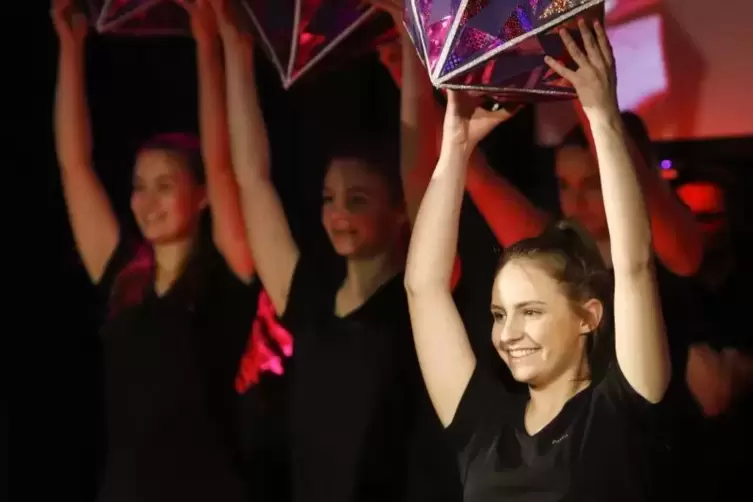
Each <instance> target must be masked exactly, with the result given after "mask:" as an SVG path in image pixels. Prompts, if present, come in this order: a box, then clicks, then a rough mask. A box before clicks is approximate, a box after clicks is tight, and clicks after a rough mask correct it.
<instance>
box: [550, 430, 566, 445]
mask: <svg viewBox="0 0 753 502" xmlns="http://www.w3.org/2000/svg"><path fill="white" fill-rule="evenodd" d="M567 436H568V433H567V432H566V433H564V434H563V435H562V436H561V437H558V438H557V439H553V440H552V444H559V443H561V442H562V441H564V440H565V439H566V438H567Z"/></svg>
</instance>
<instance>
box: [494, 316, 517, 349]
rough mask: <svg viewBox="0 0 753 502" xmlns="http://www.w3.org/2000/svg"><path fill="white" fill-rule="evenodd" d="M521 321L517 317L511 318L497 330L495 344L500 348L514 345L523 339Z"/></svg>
mask: <svg viewBox="0 0 753 502" xmlns="http://www.w3.org/2000/svg"><path fill="white" fill-rule="evenodd" d="M520 323H521V321H520V319H519V318H518V317H517V316H512V317H511V318H509V319H507V321H506V322H505V323H504V325H502V326H501V327H500V328H499V332H498V333H497V336H496V338H497V339H496V340H495V342H496V344H498V345H499V346H501V347H504V346H506V345H509V344H511V343H514V342H516V341H518V340H520V339H522V338H523V329H522V326H521V325H520Z"/></svg>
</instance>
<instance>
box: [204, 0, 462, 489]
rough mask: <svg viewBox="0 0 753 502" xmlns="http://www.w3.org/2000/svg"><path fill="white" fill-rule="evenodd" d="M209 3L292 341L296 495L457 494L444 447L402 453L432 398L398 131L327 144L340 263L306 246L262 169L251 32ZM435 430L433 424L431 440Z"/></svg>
mask: <svg viewBox="0 0 753 502" xmlns="http://www.w3.org/2000/svg"><path fill="white" fill-rule="evenodd" d="M213 5H214V6H215V12H216V13H217V16H218V19H219V21H220V30H221V32H222V37H223V43H224V48H225V63H226V72H227V94H228V110H229V119H230V133H231V146H232V154H233V165H234V167H235V170H236V178H237V180H238V184H239V187H240V191H241V200H242V204H243V209H244V216H245V221H246V225H247V232H248V237H249V241H250V243H251V247H252V250H253V255H254V262H255V264H256V265H257V271H258V273H259V276H260V278H261V280H262V281H263V283H264V284H265V287H266V288H267V291H268V292H269V296H270V299H271V301H272V303H273V305H274V307H275V309H276V310H277V311H278V312H282V313H283V317H282V319H283V321H284V323H285V324H286V326H288V327H289V328H290V330H291V332H292V333H293V335H294V338H295V344H296V350H295V355H294V364H295V374H294V378H293V383H292V386H293V390H292V396H291V397H292V402H291V410H290V412H291V420H292V432H291V443H292V444H291V458H292V463H293V465H292V476H293V482H292V486H293V492H294V500H297V501H309V500H310V501H326V502H340V501H355V500H359V501H361V500H369V501H371V500H373V501H377V500H379V501H397V500H418V501H421V500H458V499H459V495H460V494H459V492H456V493H452V492H448V491H446V490H442V489H441V487H442V486H443V483H444V481H445V478H446V477H447V476H446V475H445V473H446V472H450V473H451V472H452V469H453V467H452V466H453V463H452V458H451V457H450V456H449V452H448V453H447V455H446V456H445V457H444V458H443V459H438V458H425V457H424V458H421V459H420V460H421V462H420V463H417V462H416V458H415V456H412V455H411V452H412V451H413V449H414V444H415V442H416V441H417V440H420V438H419V436H418V431H421V434H426V432H425V431H424V430H423V425H424V424H428V426H429V427H431V426H432V425H434V424H433V423H432V422H431V421H428V419H427V418H425V417H430V416H431V415H430V414H431V408H430V404H429V403H428V397H427V396H426V393H425V390H424V389H423V387H422V385H421V382H420V375H419V372H418V366H417V361H416V356H415V350H414V348H413V344H412V337H411V333H410V320H409V318H408V312H407V304H406V300H405V292H404V290H403V287H402V270H403V267H404V264H405V245H406V242H407V232H408V230H409V218H408V216H407V215H406V210H405V208H406V205H407V203H408V202H407V201H406V200H405V199H404V196H403V191H402V187H401V184H400V176H399V172H398V166H399V153H398V148H397V147H398V145H397V142H395V141H391V142H390V141H386V142H380V140H379V139H376V138H369V139H367V140H359V139H350V138H347V139H346V140H345V141H340V142H339V144H338V145H337V146H336V147H335V149H334V151H333V152H332V157H331V161H330V164H329V167H328V169H327V172H326V176H325V179H324V186H323V190H322V209H321V218H322V224H323V226H324V228H325V230H326V232H327V235H328V237H329V240H330V243H331V244H332V248H333V250H334V251H335V253H336V254H337V255H338V256H339V257H341V258H342V261H343V262H344V263H345V267H343V268H344V272H345V273H344V274H342V273H335V272H333V271H331V270H329V269H328V267H327V266H326V264H327V260H321V259H319V258H318V257H316V256H314V255H310V254H307V253H305V252H302V251H301V250H300V249H299V247H298V245H297V244H296V242H295V241H294V240H293V236H292V235H291V231H290V228H289V225H288V221H287V219H286V217H285V213H284V211H283V208H282V205H281V202H280V199H279V196H278V194H277V192H276V190H275V188H274V186H273V185H272V181H271V179H270V157H269V146H268V141H267V133H266V128H265V124H264V120H263V117H262V114H261V110H260V107H259V102H258V97H257V92H256V84H255V69H254V64H253V43H252V41H251V39H250V37H249V36H247V35H245V34H243V33H242V31H241V30H240V29H239V26H238V24H237V17H236V16H235V13H234V12H233V11H232V5H231V4H230V3H229V2H226V1H223V0H214V2H213ZM435 422H436V420H435ZM439 438H441V429H440V428H439V427H438V424H437V427H436V435H435V436H434V438H433V439H434V440H435V441H434V442H436V440H437V439H439ZM443 461H444V462H445V464H444V465H443V464H442V462H443ZM437 463H438V464H439V467H438V468H436V469H437V470H436V471H434V469H435V464H437ZM443 469H446V470H443ZM427 470H428V471H430V474H422V472H425V471H427ZM431 473H433V475H432V474H431ZM424 479H431V480H432V481H433V483H432V484H433V485H434V486H432V485H427V484H424V483H422V482H421V480H424ZM417 480H418V481H417Z"/></svg>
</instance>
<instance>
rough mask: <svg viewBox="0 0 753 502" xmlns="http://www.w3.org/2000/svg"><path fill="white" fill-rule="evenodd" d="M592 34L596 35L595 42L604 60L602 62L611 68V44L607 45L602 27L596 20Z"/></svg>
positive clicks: (605, 34) (612, 57) (606, 38)
mask: <svg viewBox="0 0 753 502" xmlns="http://www.w3.org/2000/svg"><path fill="white" fill-rule="evenodd" d="M594 33H596V42H597V43H598V44H599V50H600V51H601V56H602V58H604V62H605V63H606V64H607V65H609V66H612V65H613V64H614V54H613V53H612V44H610V43H609V37H607V33H606V32H605V31H604V27H603V26H602V25H601V23H600V22H599V20H598V19H597V20H595V21H594Z"/></svg>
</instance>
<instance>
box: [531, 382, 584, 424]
mask: <svg viewBox="0 0 753 502" xmlns="http://www.w3.org/2000/svg"><path fill="white" fill-rule="evenodd" d="M578 373H579V372H577V371H569V372H567V373H566V374H564V375H562V376H560V377H559V378H558V379H557V380H555V381H553V382H550V383H549V384H547V385H543V386H535V387H534V386H529V387H528V392H529V395H530V398H531V399H530V401H529V408H530V409H532V410H536V412H537V413H542V414H547V415H550V414H551V415H554V414H556V413H558V412H559V410H561V409H562V407H563V406H565V403H567V402H568V401H569V400H570V398H572V397H573V396H574V395H575V394H577V393H578V392H580V391H581V390H583V389H585V388H586V387H588V386H589V385H590V384H591V381H590V380H588V379H584V378H583V375H582V373H583V372H580V373H581V374H580V375H579V374H578Z"/></svg>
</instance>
